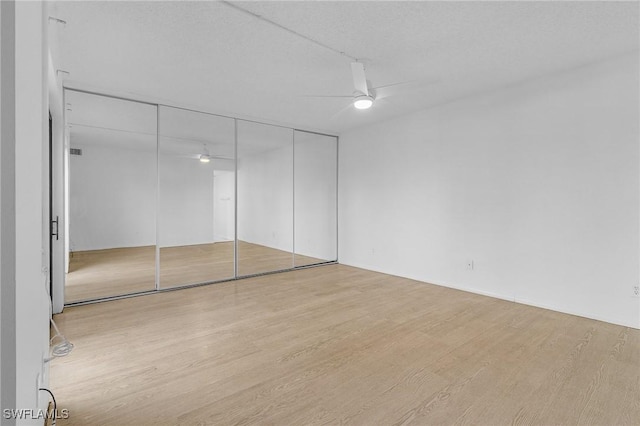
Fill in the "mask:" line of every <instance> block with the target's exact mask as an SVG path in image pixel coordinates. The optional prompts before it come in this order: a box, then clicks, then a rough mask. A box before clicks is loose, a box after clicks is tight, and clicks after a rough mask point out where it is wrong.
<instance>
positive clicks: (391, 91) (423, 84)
mask: <svg viewBox="0 0 640 426" xmlns="http://www.w3.org/2000/svg"><path fill="white" fill-rule="evenodd" d="M439 81H440V79H435V80H410V81H403V82H400V83H392V84H386V85H384V86H378V87H374V88H373V90H374V91H375V93H376V98H386V97H388V96H394V95H397V94H399V93H401V92H404V91H407V90H413V91H415V92H418V91H420V90H425V89H428V88H429V86H431V85H433V84H435V83H437V82H439Z"/></svg>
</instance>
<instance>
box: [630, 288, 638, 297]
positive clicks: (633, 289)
mask: <svg viewBox="0 0 640 426" xmlns="http://www.w3.org/2000/svg"><path fill="white" fill-rule="evenodd" d="M631 294H633V296H634V297H640V285H634V286H633V288H632V292H631Z"/></svg>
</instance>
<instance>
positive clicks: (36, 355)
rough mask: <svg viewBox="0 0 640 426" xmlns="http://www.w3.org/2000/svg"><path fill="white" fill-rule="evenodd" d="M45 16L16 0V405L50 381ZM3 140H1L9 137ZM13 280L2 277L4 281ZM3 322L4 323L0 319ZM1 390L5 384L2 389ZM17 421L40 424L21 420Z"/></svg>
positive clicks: (35, 399)
mask: <svg viewBox="0 0 640 426" xmlns="http://www.w3.org/2000/svg"><path fill="white" fill-rule="evenodd" d="M3 10H4V9H3ZM45 27H46V16H45V14H44V13H43V4H42V3H41V2H16V4H15V44H16V46H17V48H16V51H15V93H16V98H15V211H16V215H15V289H16V291H15V330H16V342H15V343H16V346H15V353H16V370H15V375H16V388H15V395H16V407H14V408H25V409H26V408H31V409H37V408H40V409H43V408H45V407H46V403H47V400H48V398H47V396H46V394H44V395H43V394H42V392H38V389H37V388H38V385H37V381H38V378H39V377H40V382H41V385H43V386H45V387H46V386H47V385H48V374H47V365H45V364H44V363H43V359H44V358H45V357H47V356H48V350H49V307H50V303H49V298H48V296H47V292H46V288H45V286H44V275H43V273H42V268H43V266H45V265H43V257H42V250H43V242H44V241H47V240H46V238H44V236H43V227H42V222H43V217H42V215H43V202H42V193H43V190H44V181H45V179H46V177H44V176H43V174H42V171H41V167H40V165H41V164H42V157H43V155H46V153H45V152H43V145H44V144H43V141H44V140H46V139H47V138H48V120H47V106H48V99H47V90H46V75H47V72H46V65H47V60H46V53H47V45H46V41H47V36H46V32H45V31H44V28H45ZM12 142H13V141H5V140H3V141H2V143H3V144H5V143H12ZM5 285H13V283H6V282H4V281H3V286H5ZM3 326H6V325H5V324H3ZM3 391H4V389H3ZM17 423H18V424H25V425H26V424H41V423H42V422H41V421H35V420H20V421H18V422H17Z"/></svg>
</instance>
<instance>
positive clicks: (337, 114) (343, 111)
mask: <svg viewBox="0 0 640 426" xmlns="http://www.w3.org/2000/svg"><path fill="white" fill-rule="evenodd" d="M350 109H353V104H347V105H345V106H344V107H343V108H341V109H340V110H339V111H338V112H336V113H335V114H333V115H332V116H331V117H330V118H329V120H330V121H334V120H335V119H336V118H338V117H340V116H341V115H343V114H344V113H345V112H347V111H349V110H350Z"/></svg>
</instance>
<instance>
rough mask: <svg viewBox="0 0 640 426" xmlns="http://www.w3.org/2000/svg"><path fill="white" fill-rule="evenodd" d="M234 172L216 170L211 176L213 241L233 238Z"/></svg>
mask: <svg viewBox="0 0 640 426" xmlns="http://www.w3.org/2000/svg"><path fill="white" fill-rule="evenodd" d="M235 179H236V177H235V172H234V171H228V170H224V171H218V172H216V174H215V176H214V178H213V197H214V200H213V234H214V235H213V237H214V240H215V241H233V240H234V238H235V226H234V221H235V215H234V213H233V209H234V208H235V202H234V198H235V186H236V183H235Z"/></svg>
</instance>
